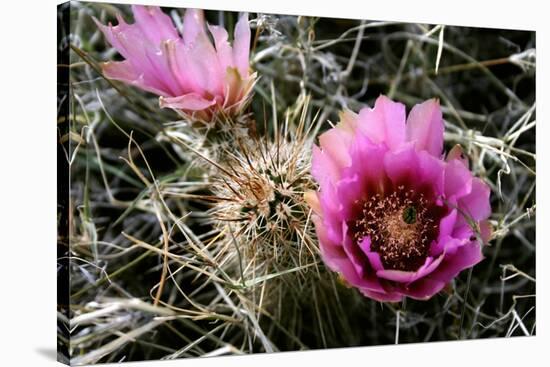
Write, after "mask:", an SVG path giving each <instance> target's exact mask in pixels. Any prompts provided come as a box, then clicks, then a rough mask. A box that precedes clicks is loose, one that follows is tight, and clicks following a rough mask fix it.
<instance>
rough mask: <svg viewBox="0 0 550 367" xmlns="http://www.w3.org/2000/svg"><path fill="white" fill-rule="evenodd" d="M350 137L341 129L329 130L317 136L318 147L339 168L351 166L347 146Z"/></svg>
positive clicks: (349, 142)
mask: <svg viewBox="0 0 550 367" xmlns="http://www.w3.org/2000/svg"><path fill="white" fill-rule="evenodd" d="M350 144H351V136H350V135H349V134H348V133H346V132H345V131H344V130H342V129H330V130H328V131H326V132H325V133H323V134H321V136H319V145H320V146H321V148H322V149H323V152H326V153H327V154H329V155H330V156H331V157H332V160H333V161H334V162H335V163H336V164H337V165H338V166H339V167H340V168H343V167H347V166H349V165H350V164H351V157H350V154H349V145H350Z"/></svg>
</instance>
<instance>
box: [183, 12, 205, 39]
mask: <svg viewBox="0 0 550 367" xmlns="http://www.w3.org/2000/svg"><path fill="white" fill-rule="evenodd" d="M204 24H205V22H204V12H203V11H202V10H201V9H187V10H186V11H185V14H184V16H183V31H182V35H183V42H184V43H185V45H191V44H192V43H194V42H195V40H196V38H197V37H198V36H199V35H206V34H205V30H204Z"/></svg>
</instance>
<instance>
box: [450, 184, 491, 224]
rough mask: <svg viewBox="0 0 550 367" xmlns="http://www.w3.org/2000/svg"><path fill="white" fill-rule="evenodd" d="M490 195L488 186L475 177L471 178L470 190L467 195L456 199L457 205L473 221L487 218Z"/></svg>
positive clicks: (489, 208) (489, 207) (489, 211)
mask: <svg viewBox="0 0 550 367" xmlns="http://www.w3.org/2000/svg"><path fill="white" fill-rule="evenodd" d="M490 195H491V189H490V188H489V186H488V185H487V184H486V183H485V182H483V181H481V180H480V179H479V178H477V177H475V178H473V180H472V190H471V191H470V193H469V194H468V195H467V196H464V197H462V198H461V199H459V200H458V205H459V207H460V209H461V210H463V211H464V212H465V214H467V215H468V216H469V217H470V218H471V219H473V220H475V221H480V220H483V219H487V218H488V217H489V215H491V204H490V202H489V196H490Z"/></svg>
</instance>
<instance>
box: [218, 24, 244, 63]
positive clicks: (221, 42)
mask: <svg viewBox="0 0 550 367" xmlns="http://www.w3.org/2000/svg"><path fill="white" fill-rule="evenodd" d="M208 29H209V30H210V33H211V34H212V38H214V45H215V46H216V53H217V54H218V62H219V63H220V67H221V68H222V70H224V71H226V72H227V68H229V67H234V66H235V65H234V64H233V50H232V48H231V46H230V45H229V42H228V41H227V31H226V30H225V28H223V27H219V26H215V25H210V24H209V25H208ZM246 62H247V64H248V59H247V60H246Z"/></svg>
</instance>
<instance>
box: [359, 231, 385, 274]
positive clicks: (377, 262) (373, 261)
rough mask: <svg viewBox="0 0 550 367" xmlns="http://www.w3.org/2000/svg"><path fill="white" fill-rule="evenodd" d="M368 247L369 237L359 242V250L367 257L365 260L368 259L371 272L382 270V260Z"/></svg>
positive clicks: (369, 243)
mask: <svg viewBox="0 0 550 367" xmlns="http://www.w3.org/2000/svg"><path fill="white" fill-rule="evenodd" d="M370 245H371V241H370V237H365V238H363V239H362V240H361V241H359V248H360V249H361V251H363V253H364V254H365V256H367V258H368V259H369V263H370V265H371V267H372V268H373V270H375V271H377V270H383V269H384V265H382V259H381V258H380V255H379V254H378V253H376V252H372V251H371V250H370Z"/></svg>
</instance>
